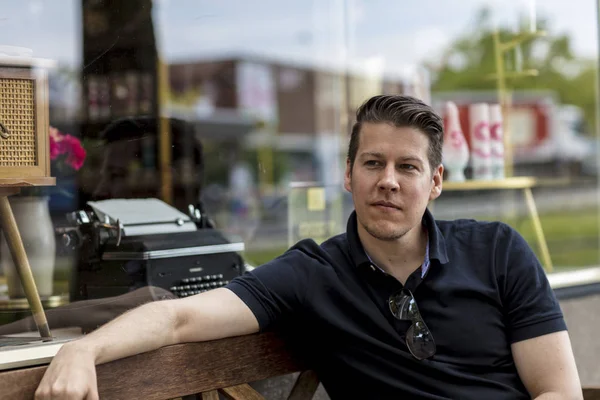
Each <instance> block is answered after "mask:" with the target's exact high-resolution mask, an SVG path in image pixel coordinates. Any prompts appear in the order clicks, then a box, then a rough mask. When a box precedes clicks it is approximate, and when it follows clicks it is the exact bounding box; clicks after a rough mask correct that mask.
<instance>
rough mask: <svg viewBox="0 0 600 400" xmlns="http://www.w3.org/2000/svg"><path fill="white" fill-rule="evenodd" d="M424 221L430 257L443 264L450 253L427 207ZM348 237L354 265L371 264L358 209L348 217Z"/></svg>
mask: <svg viewBox="0 0 600 400" xmlns="http://www.w3.org/2000/svg"><path fill="white" fill-rule="evenodd" d="M423 223H424V224H425V226H426V228H427V234H428V238H429V242H428V247H429V259H431V260H438V261H439V262H440V263H441V264H446V263H447V262H448V253H447V252H446V241H445V240H444V236H443V235H442V232H441V231H440V229H439V228H438V226H437V224H436V223H435V219H434V218H433V215H432V214H431V212H430V211H429V210H428V209H426V210H425V214H424V215H423ZM346 237H347V238H348V245H349V246H348V247H349V248H350V256H351V257H352V261H353V262H354V265H356V266H361V265H365V264H367V265H371V261H370V260H369V256H368V255H367V253H366V252H365V249H364V247H363V245H362V243H361V241H360V238H359V237H358V221H357V219H356V211H352V214H350V217H349V218H348V224H347V226H346Z"/></svg>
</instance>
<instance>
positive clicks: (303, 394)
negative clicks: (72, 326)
mask: <svg viewBox="0 0 600 400" xmlns="http://www.w3.org/2000/svg"><path fill="white" fill-rule="evenodd" d="M45 370H46V366H41V367H32V368H22V369H17V370H9V371H4V372H0V400H4V399H10V400H31V399H33V395H34V393H35V390H36V388H37V386H38V384H39V382H40V380H41V379H42V376H43V374H44V372H45ZM293 372H301V373H300V375H299V376H298V379H297V381H296V384H295V385H294V387H293V389H292V391H291V393H290V395H289V396H288V400H308V399H311V398H312V397H313V395H314V393H315V391H316V390H317V386H318V385H319V380H318V378H317V377H316V375H315V374H314V373H313V372H312V371H310V370H307V369H306V367H305V366H304V365H303V364H302V362H301V361H300V360H299V359H297V358H296V357H294V356H293V355H292V353H290V352H289V351H288V349H287V348H286V347H285V344H284V342H283V341H282V340H281V339H279V338H278V337H277V336H276V335H275V334H273V333H262V334H254V335H247V336H239V337H234V338H228V339H222V340H215V341H211V342H204V343H187V344H179V345H174V346H168V347H164V348H161V349H158V350H155V351H152V352H148V353H144V354H139V355H136V356H133V357H128V358H125V359H122V360H117V361H113V362H110V363H106V364H102V365H99V366H98V367H97V376H98V389H99V391H100V398H101V399H102V400H111V399H124V398H126V399H128V398H131V399H148V400H167V399H174V398H179V397H182V396H194V395H195V396H194V397H196V398H198V399H203V400H218V399H219V393H221V394H223V395H225V397H226V398H229V399H233V400H242V399H243V400H260V399H263V397H262V396H261V395H260V394H258V393H257V392H255V391H254V390H253V389H252V388H251V387H250V386H249V385H248V384H247V383H248V382H254V381H259V380H263V379H267V378H271V377H276V376H280V375H286V374H290V373H293ZM583 394H584V399H585V400H600V387H587V388H584V389H583ZM188 398H189V397H188Z"/></svg>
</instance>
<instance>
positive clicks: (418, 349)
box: [406, 321, 435, 360]
mask: <svg viewBox="0 0 600 400" xmlns="http://www.w3.org/2000/svg"><path fill="white" fill-rule="evenodd" d="M406 345H407V346H408V349H409V350H410V352H411V354H412V355H413V357H415V358H416V359H418V360H423V359H425V358H428V357H431V356H433V355H434V354H435V342H434V341H433V336H432V335H431V332H429V329H427V326H426V325H425V323H424V322H421V321H415V322H414V323H413V324H412V326H411V327H410V328H409V329H408V331H407V332H406Z"/></svg>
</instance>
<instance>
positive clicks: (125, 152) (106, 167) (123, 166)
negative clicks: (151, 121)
mask: <svg viewBox="0 0 600 400" xmlns="http://www.w3.org/2000/svg"><path fill="white" fill-rule="evenodd" d="M137 151H138V147H137V143H136V141H120V142H112V143H109V144H107V145H106V147H105V149H104V159H103V161H102V169H101V171H100V176H99V178H100V179H99V182H98V185H97V186H96V188H95V189H94V193H93V198H94V200H102V199H114V198H116V199H118V198H129V197H132V193H131V188H130V179H129V178H130V177H129V164H130V163H131V161H132V160H133V159H135V157H136V152H137Z"/></svg>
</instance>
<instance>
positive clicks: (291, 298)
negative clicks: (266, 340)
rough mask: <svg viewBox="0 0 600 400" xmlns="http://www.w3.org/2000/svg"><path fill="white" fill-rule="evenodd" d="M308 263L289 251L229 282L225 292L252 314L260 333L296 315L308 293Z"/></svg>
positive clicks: (304, 256)
mask: <svg viewBox="0 0 600 400" xmlns="http://www.w3.org/2000/svg"><path fill="white" fill-rule="evenodd" d="M310 275H311V259H310V258H309V257H307V256H306V255H305V254H304V253H303V252H301V251H300V250H298V249H295V248H292V249H290V250H288V251H287V252H286V253H284V254H283V255H281V256H280V257H278V258H276V259H274V260H273V261H270V262H268V263H266V264H264V265H261V266H260V267H257V268H256V269H254V270H253V271H249V272H246V273H245V274H243V275H242V276H240V277H237V278H235V279H234V280H232V281H231V282H230V283H229V284H228V285H227V286H226V288H227V289H229V290H231V291H232V292H233V293H235V294H236V295H237V296H238V297H239V298H240V299H241V300H242V301H243V302H244V303H245V304H246V305H247V306H248V307H249V308H250V310H251V311H252V312H253V313H254V316H255V317H256V319H257V320H258V324H259V327H260V330H261V331H264V330H265V329H267V328H268V327H269V326H271V325H272V324H273V323H275V322H276V321H277V320H279V319H280V318H281V317H285V316H289V315H290V314H292V313H294V312H298V311H299V310H300V309H301V308H302V307H303V304H304V299H305V296H306V293H307V292H308V290H309V287H310V284H309V281H310Z"/></svg>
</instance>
